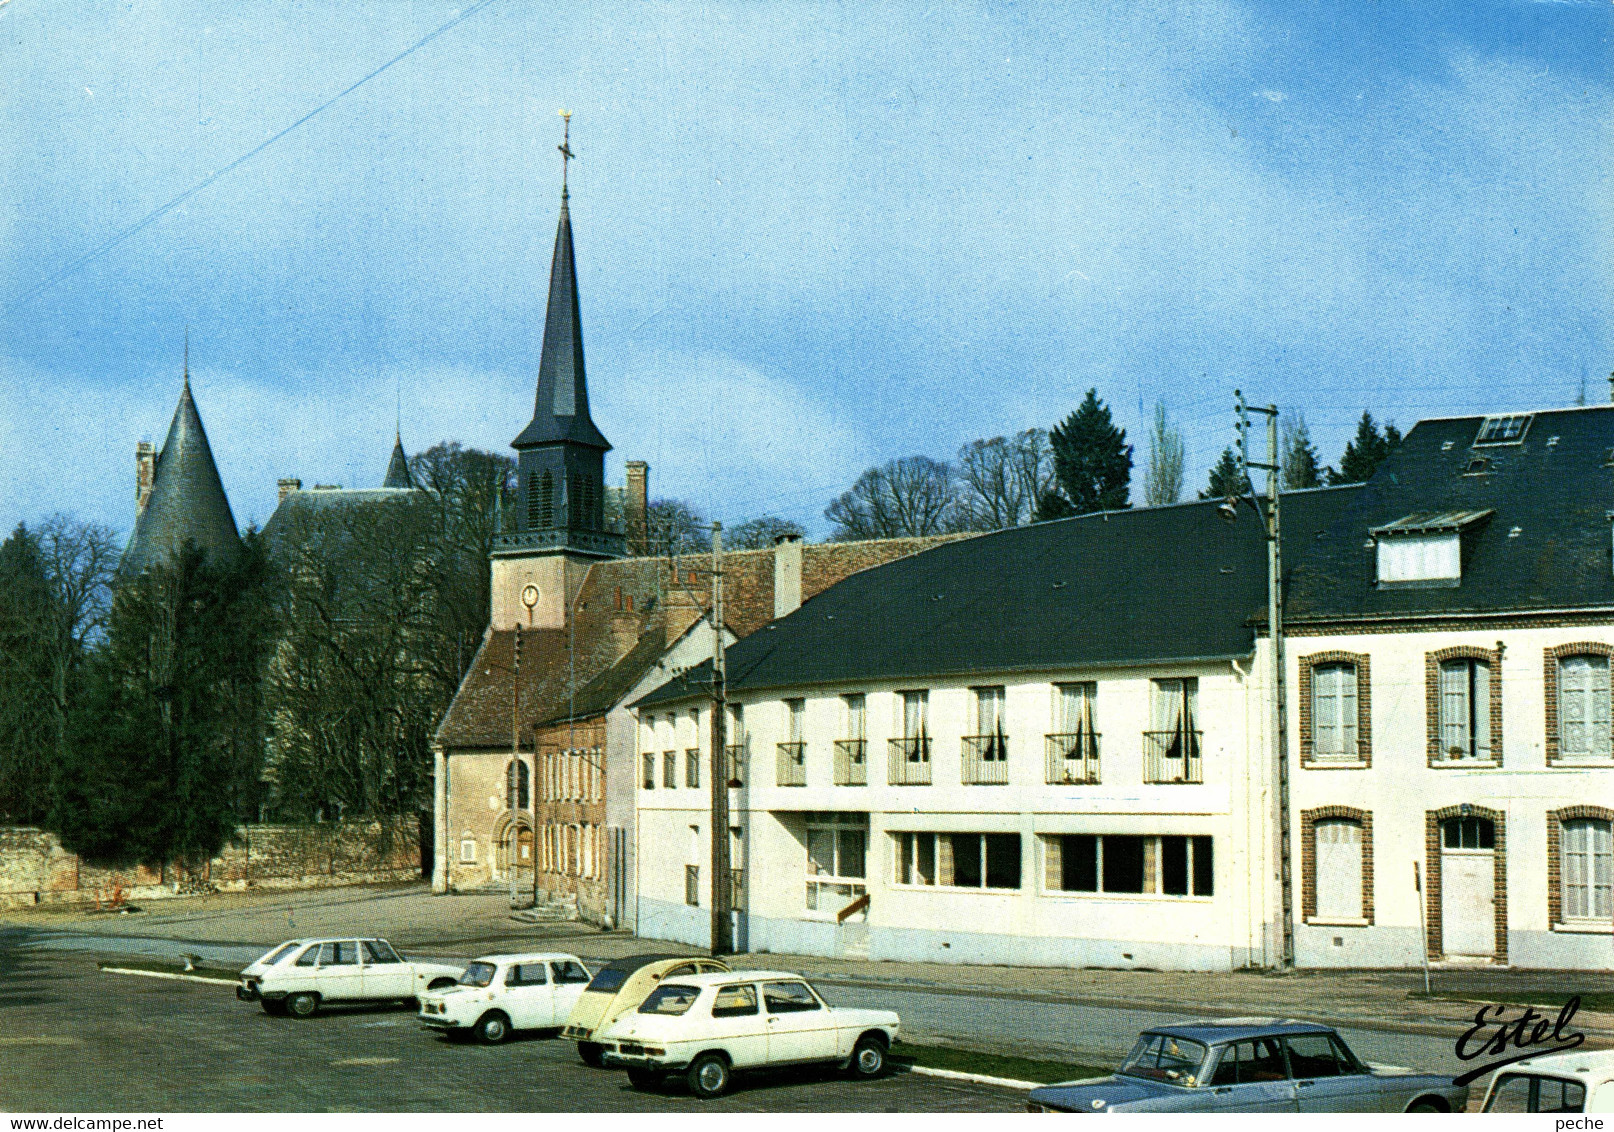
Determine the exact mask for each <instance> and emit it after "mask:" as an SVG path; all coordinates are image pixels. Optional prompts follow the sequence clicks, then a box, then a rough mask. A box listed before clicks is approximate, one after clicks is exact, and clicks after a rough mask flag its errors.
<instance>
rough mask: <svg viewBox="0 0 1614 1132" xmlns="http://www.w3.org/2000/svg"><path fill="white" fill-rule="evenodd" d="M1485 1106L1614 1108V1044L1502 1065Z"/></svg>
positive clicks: (1545, 1109)
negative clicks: (1608, 1047)
mask: <svg viewBox="0 0 1614 1132" xmlns="http://www.w3.org/2000/svg"><path fill="white" fill-rule="evenodd" d="M1480 1111H1482V1112H1614V1050H1608V1049H1604V1050H1596V1051H1592V1050H1575V1051H1573V1052H1571V1053H1549V1054H1543V1055H1542V1056H1540V1057H1532V1058H1527V1059H1526V1060H1524V1061H1516V1062H1514V1063H1513V1064H1512V1065H1509V1066H1507V1067H1505V1068H1503V1069H1499V1070H1497V1072H1496V1075H1495V1076H1494V1077H1492V1078H1491V1087H1490V1088H1489V1089H1487V1090H1486V1092H1485V1105H1484V1107H1483V1108H1482V1109H1481V1110H1480Z"/></svg>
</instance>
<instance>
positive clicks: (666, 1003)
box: [596, 971, 898, 1097]
mask: <svg viewBox="0 0 1614 1132" xmlns="http://www.w3.org/2000/svg"><path fill="white" fill-rule="evenodd" d="M897 1026H898V1019H897V1016H896V1014H895V1013H893V1012H892V1011H889V1010H848V1009H844V1008H842V1007H836V1006H830V1005H828V1004H827V1003H826V1002H825V1001H824V1000H823V999H822V998H820V997H819V995H818V992H817V991H815V990H814V989H813V988H812V986H811V985H810V984H809V983H808V982H807V980H806V979H804V978H803V977H802V976H800V975H795V974H791V973H789V972H786V971H720V972H715V973H712V974H705V975H688V976H681V977H679V978H676V979H673V978H669V979H668V980H667V981H665V982H663V983H662V984H661V985H660V986H658V987H656V989H655V990H653V991H651V992H650V994H649V996H648V997H647V998H646V999H645V1000H644V1002H643V1003H641V1004H640V1005H639V1008H638V1009H637V1010H635V1011H633V1012H632V1013H629V1014H624V1015H622V1016H621V1017H620V1018H618V1019H617V1020H616V1021H615V1022H613V1023H611V1025H609V1026H607V1027H605V1028H604V1029H603V1030H601V1031H600V1032H599V1035H598V1037H597V1039H596V1040H597V1041H598V1042H599V1043H600V1045H601V1056H602V1057H603V1058H604V1060H605V1063H606V1064H607V1065H614V1066H617V1067H619V1068H624V1069H626V1070H627V1071H628V1079H629V1080H630V1081H632V1082H633V1084H634V1086H635V1087H636V1088H641V1089H643V1088H651V1087H654V1086H655V1085H657V1084H659V1083H660V1082H661V1081H662V1080H663V1079H664V1078H666V1077H667V1076H668V1075H669V1074H671V1073H677V1072H682V1073H683V1074H684V1078H685V1080H686V1081H687V1082H688V1084H689V1091H690V1092H692V1093H694V1094H695V1095H696V1096H698V1097H715V1096H717V1095H719V1094H720V1093H722V1092H723V1091H724V1090H725V1089H727V1088H728V1086H729V1078H730V1074H731V1073H732V1072H734V1071H736V1070H745V1069H761V1068H764V1067H768V1066H775V1065H800V1064H807V1063H812V1062H830V1063H834V1064H837V1065H841V1066H843V1067H845V1068H847V1069H849V1070H850V1071H851V1072H852V1074H853V1075H854V1076H856V1077H865V1078H867V1077H878V1076H879V1075H880V1074H881V1073H883V1072H884V1071H885V1066H886V1053H887V1052H888V1051H889V1050H890V1048H891V1043H892V1042H894V1041H896V1039H897Z"/></svg>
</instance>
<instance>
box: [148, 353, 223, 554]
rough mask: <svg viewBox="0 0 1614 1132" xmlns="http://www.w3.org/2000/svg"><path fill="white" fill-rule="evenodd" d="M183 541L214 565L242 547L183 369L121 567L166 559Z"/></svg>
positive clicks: (187, 376) (187, 377) (177, 549)
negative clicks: (174, 405)
mask: <svg viewBox="0 0 1614 1132" xmlns="http://www.w3.org/2000/svg"><path fill="white" fill-rule="evenodd" d="M186 542H193V543H195V544H196V545H197V546H198V547H199V548H200V549H202V550H203V551H205V552H206V553H207V555H208V557H209V558H210V559H211V560H212V561H213V562H214V563H216V564H223V563H229V562H233V561H234V560H235V557H236V555H237V554H238V553H239V552H240V549H241V543H240V535H239V533H238V532H237V531H236V527H235V515H234V514H233V513H232V512H231V511H230V501H229V499H228V498H226V497H225V494H224V484H223V483H222V482H221V481H220V479H219V470H218V466H217V465H215V464H214V463H213V450H212V449H211V448H210V447H209V446H208V443H207V430H206V429H204V428H203V427H202V416H201V414H200V413H198V412H197V411H196V402H195V400H194V399H193V398H192V397H191V383H190V377H189V375H188V374H187V375H186V378H185V388H184V390H183V391H182V392H181V393H180V395H179V407H178V408H176V409H175V410H174V420H173V423H172V424H170V425H169V426H168V439H167V440H165V441H164V442H163V447H162V451H161V452H160V453H158V456H157V468H156V476H155V479H154V482H153V483H152V487H151V495H150V497H149V498H148V499H147V501H146V507H145V510H143V511H141V512H140V515H139V517H138V518H137V519H136V520H135V528H134V534H132V535H130V536H129V545H128V546H127V547H126V548H125V549H124V552H123V562H122V566H121V569H122V570H123V571H124V572H126V573H139V572H140V571H142V570H145V569H146V568H147V567H150V566H154V565H157V564H158V563H160V562H165V561H168V560H170V559H171V558H172V557H173V555H174V554H176V553H177V552H178V551H179V550H180V549H181V548H183V547H184V545H185V543H186Z"/></svg>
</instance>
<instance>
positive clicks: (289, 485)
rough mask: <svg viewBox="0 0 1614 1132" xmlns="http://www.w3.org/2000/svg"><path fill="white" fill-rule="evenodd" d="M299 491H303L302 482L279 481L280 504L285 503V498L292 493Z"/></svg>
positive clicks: (291, 480) (292, 480)
mask: <svg viewBox="0 0 1614 1132" xmlns="http://www.w3.org/2000/svg"><path fill="white" fill-rule="evenodd" d="M301 490H303V481H302V480H298V479H286V480H281V481H280V502H282V503H284V502H286V496H288V495H290V494H291V493H292V492H294V491H301Z"/></svg>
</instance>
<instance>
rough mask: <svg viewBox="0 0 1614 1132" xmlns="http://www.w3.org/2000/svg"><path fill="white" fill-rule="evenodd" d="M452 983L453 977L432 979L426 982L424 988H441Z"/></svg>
mask: <svg viewBox="0 0 1614 1132" xmlns="http://www.w3.org/2000/svg"><path fill="white" fill-rule="evenodd" d="M453 985H454V980H453V979H449V978H441V979H433V980H432V981H431V982H429V983H427V984H426V989H427V990H442V989H443V988H444V987H451V986H453Z"/></svg>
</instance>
